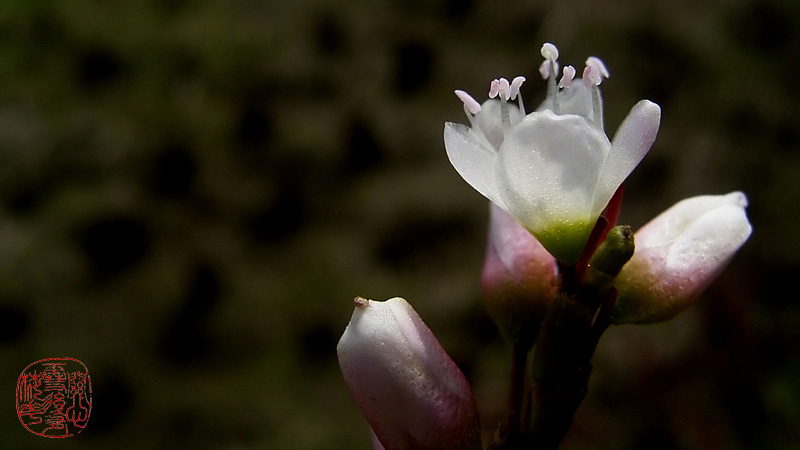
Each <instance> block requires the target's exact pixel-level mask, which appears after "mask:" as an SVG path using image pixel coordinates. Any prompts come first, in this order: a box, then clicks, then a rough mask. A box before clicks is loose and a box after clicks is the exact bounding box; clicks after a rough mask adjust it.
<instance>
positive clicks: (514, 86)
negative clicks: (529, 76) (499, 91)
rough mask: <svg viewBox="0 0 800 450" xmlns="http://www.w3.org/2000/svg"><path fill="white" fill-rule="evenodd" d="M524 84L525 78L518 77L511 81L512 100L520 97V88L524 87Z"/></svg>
mask: <svg viewBox="0 0 800 450" xmlns="http://www.w3.org/2000/svg"><path fill="white" fill-rule="evenodd" d="M524 82H525V77H516V78H514V79H513V80H511V87H510V89H511V100H514V99H515V98H517V95H519V88H520V87H521V86H522V83H524Z"/></svg>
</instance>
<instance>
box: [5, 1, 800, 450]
mask: <svg viewBox="0 0 800 450" xmlns="http://www.w3.org/2000/svg"><path fill="white" fill-rule="evenodd" d="M798 30H800V5H798V4H797V3H796V2H793V1H792V0H767V1H758V0H714V1H710V2H702V3H701V2H688V1H679V0H661V1H655V2H640V3H636V2H624V1H619V0H602V1H594V2H583V1H578V0H568V1H561V2H553V1H549V2H517V3H515V4H506V3H504V4H503V5H502V6H499V5H498V4H496V3H493V2H489V1H478V0H468V1H454V0H434V1H419V0H406V1H401V0H393V1H385V2H369V1H363V0H362V1H357V0H353V1H340V2H336V1H328V0H317V1H299V2H290V1H254V0H236V1H219V0H137V1H131V2H102V1H90V0H68V1H62V2H58V1H5V2H2V4H0V86H2V88H0V364H1V365H0V367H1V369H0V390H3V392H6V393H8V395H5V396H0V398H5V399H6V400H5V402H6V404H5V406H4V407H3V410H4V411H6V414H3V415H0V443H2V448H4V449H6V448H8V449H16V448H20V449H22V448H25V449H36V448H50V447H51V446H52V444H53V442H52V441H49V440H46V439H43V438H40V437H38V436H34V435H33V434H31V433H28V432H27V431H25V429H24V428H23V427H22V426H21V425H20V424H19V421H18V420H17V418H16V417H14V415H13V413H11V411H12V410H11V409H10V408H11V402H12V401H13V400H12V398H13V396H11V395H10V393H11V392H13V389H14V386H15V383H16V378H17V376H18V375H19V373H20V371H21V370H22V369H24V368H25V367H26V366H27V365H28V364H29V363H31V362H33V361H35V360H38V359H41V358H46V357H58V356H69V357H74V358H77V359H80V360H81V361H83V362H84V363H85V364H86V365H87V367H88V368H89V371H90V376H91V377H92V381H93V385H94V389H93V399H94V405H93V410H92V416H91V419H90V421H89V426H88V428H87V429H86V430H85V431H84V432H83V433H82V434H80V435H78V436H76V437H73V438H70V439H66V440H61V441H59V442H58V445H59V447H61V448H64V449H71V448H83V449H106V448H116V449H141V448H209V449H212V448H213V449H219V448H225V449H249V448H254V449H255V448H260V449H359V448H363V449H366V448H369V434H368V429H367V425H366V421H365V420H364V419H363V418H362V417H361V414H360V412H359V411H358V408H357V407H356V405H355V403H354V401H353V400H351V399H350V397H349V395H348V393H347V391H346V388H345V386H344V383H343V381H342V380H341V377H340V375H339V373H338V367H337V363H336V358H335V345H336V341H337V339H338V337H339V335H340V333H341V331H342V330H343V329H344V326H345V325H346V323H347V321H348V318H349V314H350V312H351V307H352V304H351V303H350V301H351V299H352V298H353V297H354V296H356V295H362V296H367V297H370V298H375V299H386V298H389V297H392V296H398V295H399V296H403V297H405V298H407V299H408V300H409V301H410V302H411V303H412V304H413V305H414V306H415V308H416V309H417V311H418V312H420V314H421V315H422V316H423V317H424V318H425V319H426V321H428V323H429V325H430V326H431V328H432V329H433V331H434V332H435V333H436V334H437V336H439V338H440V340H441V341H442V343H443V345H444V346H445V348H447V349H448V351H449V352H450V354H451V356H453V357H454V359H455V360H456V361H457V362H458V363H459V365H461V367H462V368H463V369H464V371H465V373H466V374H467V376H468V378H470V380H471V381H472V382H473V385H474V388H475V392H476V396H477V398H478V402H479V405H480V407H481V410H482V414H483V416H482V418H483V423H484V425H485V427H486V429H487V430H493V429H494V428H495V427H496V424H497V423H498V421H500V420H501V412H502V409H503V407H504V402H505V396H506V394H505V389H506V384H505V383H506V380H505V378H506V375H507V373H506V372H507V370H508V369H507V367H506V366H507V364H508V357H509V355H508V353H509V352H508V351H507V350H506V349H505V348H504V347H503V346H502V344H501V342H500V339H499V336H498V335H497V332H496V330H495V329H494V328H493V325H492V324H491V323H490V322H489V320H488V319H487V318H486V315H485V314H484V313H483V310H482V306H481V304H480V296H479V292H478V273H479V270H480V264H481V259H482V251H483V246H484V245H485V244H484V234H485V228H486V225H485V222H486V215H487V205H486V202H485V200H484V199H483V198H482V197H480V195H478V194H477V193H475V192H474V191H473V190H472V189H471V188H470V187H469V186H467V185H466V184H465V183H464V182H463V181H462V180H461V178H460V177H459V176H458V174H456V172H455V171H454V170H453V169H452V168H451V167H450V165H449V163H448V162H447V158H446V155H445V153H444V149H443V144H442V142H441V133H442V126H443V122H445V121H448V120H449V121H465V119H464V118H463V117H462V116H461V105H460V102H459V101H458V100H457V99H456V98H455V97H454V96H453V95H452V91H453V89H456V88H460V89H465V90H467V91H469V92H471V93H473V95H475V97H476V98H482V92H483V91H484V90H486V89H488V83H489V81H490V80H491V79H492V78H496V77H498V76H506V77H513V76H516V75H518V74H524V75H526V76H527V77H528V81H527V83H526V84H525V85H524V86H523V94H524V95H525V97H526V101H527V102H528V104H530V105H533V104H535V103H536V102H537V100H538V99H541V98H542V96H543V91H544V84H543V83H539V82H538V81H537V76H538V75H537V68H538V65H539V62H540V59H539V47H540V46H541V44H542V42H544V41H550V42H554V43H555V44H556V45H558V47H559V49H560V50H561V55H562V56H561V60H562V61H563V62H564V63H571V64H574V65H576V66H580V65H581V61H583V60H584V59H585V57H586V56H588V55H590V54H592V55H597V56H600V57H601V58H603V59H604V61H605V62H606V64H607V66H608V67H609V69H610V71H611V78H610V79H609V80H607V81H606V82H604V83H603V88H604V96H605V102H606V107H607V113H606V124H607V126H609V128H610V130H613V129H614V127H615V126H616V125H617V124H619V122H620V121H621V120H622V118H623V117H624V115H625V114H626V113H627V111H628V109H629V108H630V107H631V106H632V105H633V104H634V103H635V102H636V101H637V100H638V99H640V98H649V99H651V100H653V101H655V102H657V103H659V104H660V105H661V106H662V108H663V122H662V128H661V131H660V133H659V138H658V140H657V141H656V144H655V146H654V148H653V150H652V151H651V153H650V155H648V157H647V158H646V159H645V160H644V162H643V163H642V165H641V166H640V168H639V169H638V170H637V171H636V172H634V174H633V175H632V177H631V178H630V180H629V182H628V184H627V187H626V201H625V204H624V207H623V216H622V220H623V222H626V223H630V224H631V225H632V226H633V227H634V229H635V228H637V227H638V226H640V225H642V224H643V223H644V222H646V221H647V220H648V218H650V217H652V216H654V215H655V214H657V213H658V212H660V211H661V210H663V209H665V208H667V207H668V206H670V205H671V204H673V203H674V202H676V201H678V200H679V199H681V198H683V197H687V196H691V195H698V194H704V193H725V192H729V191H732V190H739V189H741V190H743V191H745V192H746V193H747V195H748V197H749V199H750V203H751V206H750V208H749V209H748V213H749V215H750V217H751V221H752V222H753V226H754V230H755V231H754V234H753V236H752V238H751V240H750V241H749V242H748V243H747V244H746V246H745V248H744V249H743V251H742V252H741V253H740V254H739V255H738V256H737V257H736V259H735V260H734V261H733V263H732V265H731V266H730V267H729V269H728V270H727V271H726V272H725V273H724V274H723V275H722V276H721V278H720V279H719V280H718V281H717V282H716V283H715V284H714V285H713V286H712V287H711V288H710V289H709V291H708V292H707V294H706V295H705V296H704V298H703V299H701V301H700V302H699V304H698V305H697V306H695V307H693V308H692V309H691V310H689V311H687V312H685V313H684V314H683V315H681V316H679V317H678V318H677V319H675V320H673V321H671V322H669V323H666V324H662V325H658V326H652V327H635V326H625V327H619V328H614V329H612V330H611V331H609V333H608V334H607V336H605V337H604V339H603V340H602V341H601V343H600V348H599V349H598V354H597V355H596V358H595V366H596V368H595V376H594V378H593V381H592V386H591V392H590V395H589V398H588V399H587V402H586V403H585V404H584V406H583V407H582V408H581V410H580V411H579V413H578V417H577V420H576V423H575V426H574V427H573V430H572V432H571V434H570V436H569V437H568V439H567V441H566V442H565V444H564V448H565V449H631V450H635V449H643V448H647V449H715V448H725V449H744V448H759V449H772V448H774V449H778V448H791V447H792V446H796V445H797V442H800V436H799V435H800V432H798V430H800V426H799V425H800V423H799V422H800V419H799V418H800V359H799V358H798V357H797V349H798V348H800V306H799V305H798V304H797V303H796V302H795V299H794V297H793V295H792V294H791V293H792V292H793V287H794V285H793V282H792V279H793V277H794V276H796V273H797V269H798V267H800V257H799V256H798V255H800V239H798V237H799V236H798V232H797V226H796V222H795V220H796V217H795V216H796V211H797V205H798V204H800V190H798V188H797V180H798V175H800V153H798V142H800V140H798V137H799V133H800V131H799V130H800V115H798V114H797V111H798V110H799V107H800V101H799V100H800V90H798V89H797V86H796V84H797V83H796V80H797V73H800V67H798V64H800V35H798Z"/></svg>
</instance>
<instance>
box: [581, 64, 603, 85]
mask: <svg viewBox="0 0 800 450" xmlns="http://www.w3.org/2000/svg"><path fill="white" fill-rule="evenodd" d="M601 81H603V77H601V76H600V70H599V69H598V68H597V66H595V65H587V66H586V68H585V69H583V84H584V85H586V87H587V88H590V87H592V86H599V85H600V82H601Z"/></svg>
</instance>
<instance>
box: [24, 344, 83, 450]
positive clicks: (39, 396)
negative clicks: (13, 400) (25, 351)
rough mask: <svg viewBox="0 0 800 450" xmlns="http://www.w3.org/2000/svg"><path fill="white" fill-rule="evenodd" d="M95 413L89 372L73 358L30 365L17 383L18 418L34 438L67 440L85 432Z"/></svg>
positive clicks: (44, 360) (49, 360)
mask: <svg viewBox="0 0 800 450" xmlns="http://www.w3.org/2000/svg"><path fill="white" fill-rule="evenodd" d="M91 411H92V382H91V380H90V379H89V370H88V369H86V366H85V365H83V363H82V362H80V361H78V360H77V359H74V358H47V359H42V360H40V361H36V362H35V363H32V364H30V365H29V366H28V367H26V368H25V370H23V371H22V374H20V376H19V379H18V380H17V416H19V421H20V422H22V425H24V426H25V428H27V429H28V431H30V432H31V433H33V434H38V435H39V436H44V437H51V438H64V437H70V436H73V435H76V434H78V433H80V432H81V431H83V429H84V428H85V427H86V424H87V423H88V422H89V413H90V412H91Z"/></svg>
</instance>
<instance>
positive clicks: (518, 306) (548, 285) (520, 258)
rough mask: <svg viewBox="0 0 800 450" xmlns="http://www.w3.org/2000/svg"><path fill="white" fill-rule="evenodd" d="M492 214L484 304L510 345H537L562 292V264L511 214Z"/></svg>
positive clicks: (493, 211)
mask: <svg viewBox="0 0 800 450" xmlns="http://www.w3.org/2000/svg"><path fill="white" fill-rule="evenodd" d="M490 208H491V211H490V219H489V220H490V222H489V243H488V245H487V246H486V259H485V261H484V264H483V273H482V274H481V288H482V291H483V299H484V304H485V305H486V309H487V310H488V312H489V315H490V316H491V317H492V319H494V321H495V322H496V323H497V326H498V327H499V328H500V331H501V333H502V334H503V337H504V338H505V339H506V340H507V341H508V342H509V343H511V344H516V343H519V342H532V341H533V340H534V339H535V338H536V334H537V333H538V331H539V327H538V325H539V323H540V322H541V320H542V317H544V313H545V311H546V309H547V305H548V304H549V303H550V300H551V299H552V298H553V297H554V296H555V295H556V293H557V292H558V286H559V283H558V263H557V262H556V260H555V258H553V256H552V255H550V253H548V252H547V250H545V248H544V247H543V246H542V244H540V243H539V241H537V240H536V238H535V237H533V235H532V234H531V233H530V232H529V231H528V230H526V229H525V228H523V227H522V225H520V224H519V223H517V221H516V220H514V218H513V217H511V216H510V215H509V214H508V213H507V212H505V211H503V210H502V209H500V208H499V207H498V206H496V205H495V204H493V203H492V204H491V206H490Z"/></svg>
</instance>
